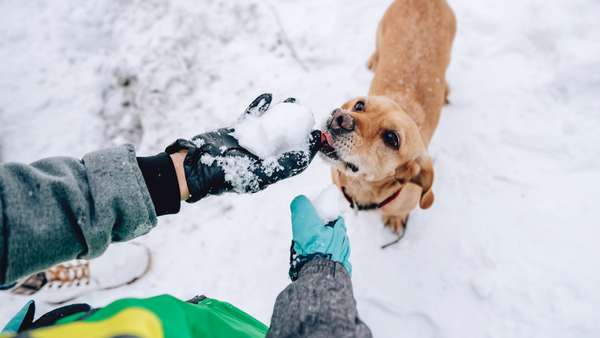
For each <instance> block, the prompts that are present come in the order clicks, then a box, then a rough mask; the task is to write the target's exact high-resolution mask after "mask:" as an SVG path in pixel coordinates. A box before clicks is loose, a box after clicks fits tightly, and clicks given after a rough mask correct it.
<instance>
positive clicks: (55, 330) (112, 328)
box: [30, 307, 164, 338]
mask: <svg viewBox="0 0 600 338" xmlns="http://www.w3.org/2000/svg"><path fill="white" fill-rule="evenodd" d="M124 335H127V336H133V337H139V338H164V332H163V327H162V322H161V321H160V319H159V318H158V317H157V316H156V315H155V314H154V313H153V312H150V311H148V310H146V309H144V308H139V307H129V308H126V309H124V310H123V311H120V312H119V313H117V314H116V315H114V316H112V317H110V318H107V319H104V320H101V321H98V322H72V323H69V324H64V325H57V326H50V327H46V328H41V329H38V330H34V331H31V333H30V337H33V338H67V337H88V338H110V337H117V336H124Z"/></svg>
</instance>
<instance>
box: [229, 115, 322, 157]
mask: <svg viewBox="0 0 600 338" xmlns="http://www.w3.org/2000/svg"><path fill="white" fill-rule="evenodd" d="M314 125H315V119H314V117H313V115H312V112H311V110H310V108H307V107H303V106H301V105H299V104H295V103H279V104H275V105H272V106H271V107H270V108H269V109H268V110H267V111H266V112H265V113H264V114H263V115H262V116H260V117H257V116H255V115H252V114H246V116H245V117H244V118H243V119H242V120H241V121H239V122H238V123H236V124H234V125H233V128H234V129H235V132H233V133H231V135H232V136H233V137H235V138H236V139H237V140H238V141H239V143H240V145H241V146H242V147H244V148H245V149H247V150H249V151H250V152H251V153H253V154H254V155H257V156H258V157H260V158H262V159H267V158H270V157H278V156H280V155H282V154H283V153H285V152H288V151H308V142H307V141H308V138H309V135H310V132H311V131H312V128H313V126H314Z"/></svg>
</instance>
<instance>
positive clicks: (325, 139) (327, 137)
mask: <svg viewBox="0 0 600 338" xmlns="http://www.w3.org/2000/svg"><path fill="white" fill-rule="evenodd" d="M325 143H327V144H328V145H329V146H330V147H331V148H333V140H331V135H329V133H328V132H326V131H324V132H322V133H321V144H325Z"/></svg>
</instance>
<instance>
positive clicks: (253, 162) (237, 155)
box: [165, 94, 321, 203]
mask: <svg viewBox="0 0 600 338" xmlns="http://www.w3.org/2000/svg"><path fill="white" fill-rule="evenodd" d="M271 101H272V95H271V94H262V95H260V96H259V97H257V98H256V99H255V100H254V101H253V102H252V103H251V104H250V106H248V108H246V111H245V112H244V115H243V116H245V115H246V114H250V115H253V116H257V117H260V116H261V115H263V114H264V113H265V112H266V111H267V110H268V109H269V107H270V105H271ZM283 102H285V103H294V102H295V99H293V98H288V99H287V100H285V101H283ZM243 116H242V117H243ZM240 121H241V122H240V123H244V121H243V120H242V119H240ZM233 132H234V129H233V128H221V129H218V130H216V131H213V132H209V133H205V134H200V135H197V136H195V137H193V138H192V139H191V140H185V139H178V140H177V141H175V142H174V143H173V144H171V145H169V146H168V147H167V149H166V150H165V151H166V152H167V153H168V154H173V153H176V152H178V151H180V150H183V149H187V150H188V154H187V155H186V157H185V160H184V162H183V166H184V169H185V177H186V182H187V186H188V190H189V192H190V198H189V199H188V200H187V202H190V203H193V202H197V201H198V200H200V199H202V198H204V197H206V196H207V195H221V194H223V193H226V192H236V193H240V194H242V193H254V192H258V191H260V190H263V189H265V188H266V187H267V186H268V185H270V184H273V183H275V182H277V181H279V180H282V179H285V178H288V177H292V176H295V175H297V174H299V173H301V172H302V171H304V169H306V168H307V167H308V165H309V164H310V162H311V161H312V160H313V159H314V157H315V155H316V154H317V152H318V151H319V148H320V146H321V142H320V140H321V132H320V131H318V130H315V131H313V132H312V133H311V134H310V136H309V146H308V152H306V151H290V152H285V153H283V154H282V155H280V156H278V157H276V158H269V159H267V160H263V159H260V158H259V157H258V156H256V155H254V154H252V153H251V152H249V151H248V150H246V149H244V148H243V147H242V146H240V144H239V142H238V140H237V139H236V138H235V137H233V136H231V135H230V134H231V133H233Z"/></svg>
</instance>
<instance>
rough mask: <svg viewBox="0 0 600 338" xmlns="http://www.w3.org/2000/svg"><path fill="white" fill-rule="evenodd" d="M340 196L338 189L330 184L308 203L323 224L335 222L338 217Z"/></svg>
mask: <svg viewBox="0 0 600 338" xmlns="http://www.w3.org/2000/svg"><path fill="white" fill-rule="evenodd" d="M340 196H341V195H340V189H339V188H338V187H337V186H335V185H333V184H332V185H330V186H328V187H327V188H325V189H323V191H321V193H320V194H319V196H317V197H316V198H315V199H312V200H311V201H310V202H311V203H312V205H313V207H315V211H316V212H317V215H319V218H320V219H321V220H322V221H323V222H324V223H329V222H331V221H335V220H336V219H337V218H338V216H339V215H340V207H339V200H340Z"/></svg>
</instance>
